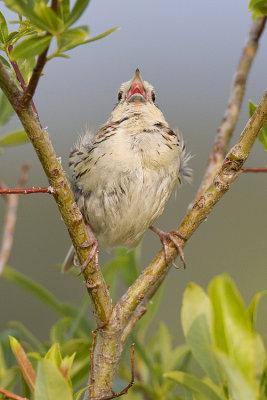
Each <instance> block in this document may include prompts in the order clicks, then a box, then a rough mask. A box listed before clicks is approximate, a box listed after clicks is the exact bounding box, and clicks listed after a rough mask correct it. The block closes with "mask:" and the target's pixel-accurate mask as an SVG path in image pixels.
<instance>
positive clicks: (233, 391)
mask: <svg viewBox="0 0 267 400" xmlns="http://www.w3.org/2000/svg"><path fill="white" fill-rule="evenodd" d="M211 351H212V353H213V355H214V356H215V358H216V359H217V362H218V364H219V365H220V368H221V371H222V373H223V374H224V376H226V379H227V385H228V388H229V392H230V395H231V397H230V398H231V399H233V400H257V396H256V394H255V392H254V391H253V389H252V387H251V386H250V385H249V383H248V381H247V379H246V378H245V377H244V376H243V375H242V374H241V373H240V371H239V370H238V369H237V368H236V367H235V366H234V365H233V363H232V362H231V361H230V359H229V358H228V357H227V356H226V355H225V354H224V353H222V352H220V351H219V350H215V349H213V350H211Z"/></svg>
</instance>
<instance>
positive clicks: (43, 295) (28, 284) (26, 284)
mask: <svg viewBox="0 0 267 400" xmlns="http://www.w3.org/2000/svg"><path fill="white" fill-rule="evenodd" d="M2 276H3V278H5V279H7V280H8V281H9V282H13V283H15V284H16V285H18V286H20V287H22V288H23V289H25V290H26V291H27V292H28V293H31V294H32V295H34V296H35V297H37V298H38V299H39V300H41V301H42V302H43V303H44V304H46V305H48V306H49V307H50V308H52V309H53V310H54V311H56V312H57V313H59V314H62V313H63V305H62V304H61V303H60V302H59V301H58V300H57V299H56V298H55V297H54V296H53V295H52V293H50V292H49V291H48V290H47V289H45V288H44V287H43V286H41V285H39V284H38V283H36V282H34V281H33V280H31V279H30V278H28V277H26V276H25V275H23V274H22V273H21V272H18V271H16V270H15V269H13V268H11V267H9V266H6V267H5V269H4V271H3V275H2Z"/></svg>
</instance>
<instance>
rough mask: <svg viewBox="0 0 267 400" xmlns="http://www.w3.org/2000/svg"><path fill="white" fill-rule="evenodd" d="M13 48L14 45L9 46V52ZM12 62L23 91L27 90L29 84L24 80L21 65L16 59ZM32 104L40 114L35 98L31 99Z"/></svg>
mask: <svg viewBox="0 0 267 400" xmlns="http://www.w3.org/2000/svg"><path fill="white" fill-rule="evenodd" d="M12 49H13V46H12V45H10V46H8V51H9V53H11V52H12ZM10 63H11V65H12V67H13V69H14V72H15V74H16V77H17V80H18V81H19V83H20V86H21V87H22V89H23V91H24V92H25V91H26V89H27V85H26V83H25V81H24V78H23V76H22V73H21V72H20V69H19V66H18V64H17V62H16V61H12V60H10ZM31 105H32V108H33V109H34V112H35V113H36V115H38V112H37V110H36V107H35V105H34V102H33V100H32V101H31Z"/></svg>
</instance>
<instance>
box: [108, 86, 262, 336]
mask: <svg viewBox="0 0 267 400" xmlns="http://www.w3.org/2000/svg"><path fill="white" fill-rule="evenodd" d="M266 119H267V90H266V91H265V93H264V96H263V98H262V100H261V102H260V104H259V106H258V108H257V109H256V111H255V113H254V114H253V116H252V117H251V118H250V120H249V121H248V122H247V124H246V126H245V128H244V130H243V132H242V134H241V136H240V139H239V141H238V142H237V144H236V145H235V146H234V147H233V148H232V149H231V150H230V152H229V153H228V154H227V156H226V158H225V159H224V161H223V164H222V167H221V169H220V171H219V173H218V174H217V175H216V177H215V178H214V180H213V183H212V184H211V185H210V187H209V188H208V189H207V190H206V191H205V192H204V193H203V195H202V196H201V197H200V199H199V200H198V201H197V202H195V204H194V205H193V207H192V209H191V210H189V211H188V213H187V214H186V216H185V218H184V220H183V221H182V223H181V225H180V226H179V227H178V230H179V232H181V234H182V236H183V237H185V238H186V240H188V239H189V238H190V237H191V236H192V234H193V233H194V232H195V230H196V229H197V228H198V227H199V225H200V224H201V223H202V222H203V221H204V220H206V218H207V216H208V214H209V213H210V212H211V210H212V208H213V207H214V206H215V204H217V203H218V201H219V200H220V199H221V197H222V196H223V195H224V194H225V193H226V192H227V191H228V190H229V188H230V187H231V185H232V183H233V182H234V180H235V179H236V178H237V176H238V175H239V174H240V173H241V172H242V170H241V169H242V166H243V164H244V162H245V161H246V159H247V157H248V155H249V153H250V151H251V148H252V146H253V144H254V141H255V140H256V137H257V135H258V133H259V131H260V130H261V128H262V126H263V124H264V122H265V121H266ZM178 240H179V242H180V245H181V247H184V245H185V242H186V241H185V240H183V239H181V238H178ZM169 254H170V255H171V256H177V251H176V249H175V247H174V246H172V245H171V244H170V245H169ZM170 268H171V266H166V265H165V256H164V252H163V250H161V252H160V253H159V254H158V255H157V256H156V258H155V259H154V260H153V261H152V263H151V264H150V265H149V266H148V267H147V268H146V269H145V270H144V271H143V272H142V274H141V275H140V276H139V278H137V280H136V281H135V282H134V283H133V285H132V286H131V287H130V288H129V289H128V290H127V292H126V293H125V294H124V296H123V297H122V298H121V300H120V301H119V303H118V304H117V305H116V306H115V310H114V312H116V313H117V317H118V316H119V318H120V320H121V324H122V326H123V327H124V328H126V327H127V324H128V323H129V320H130V318H131V317H132V315H133V312H134V311H135V310H136V309H137V307H140V306H141V305H144V304H146V303H147V302H148V301H149V300H150V299H151V297H152V296H153V294H154V293H155V291H156V290H157V289H158V287H159V286H160V284H161V282H162V281H163V279H164V278H165V276H166V274H167V272H168V271H169V269H170Z"/></svg>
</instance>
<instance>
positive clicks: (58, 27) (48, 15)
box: [37, 2, 64, 35]
mask: <svg viewBox="0 0 267 400" xmlns="http://www.w3.org/2000/svg"><path fill="white" fill-rule="evenodd" d="M37 13H38V17H40V18H41V20H42V22H43V23H44V24H45V26H46V31H47V32H49V33H51V34H52V35H56V34H57V33H59V32H60V31H62V30H63V29H64V24H63V22H62V21H61V20H60V19H59V18H58V16H57V15H56V14H55V12H54V11H53V10H52V9H51V7H49V6H47V5H46V4H45V3H43V2H41V3H40V5H39V7H38V11H37Z"/></svg>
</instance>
